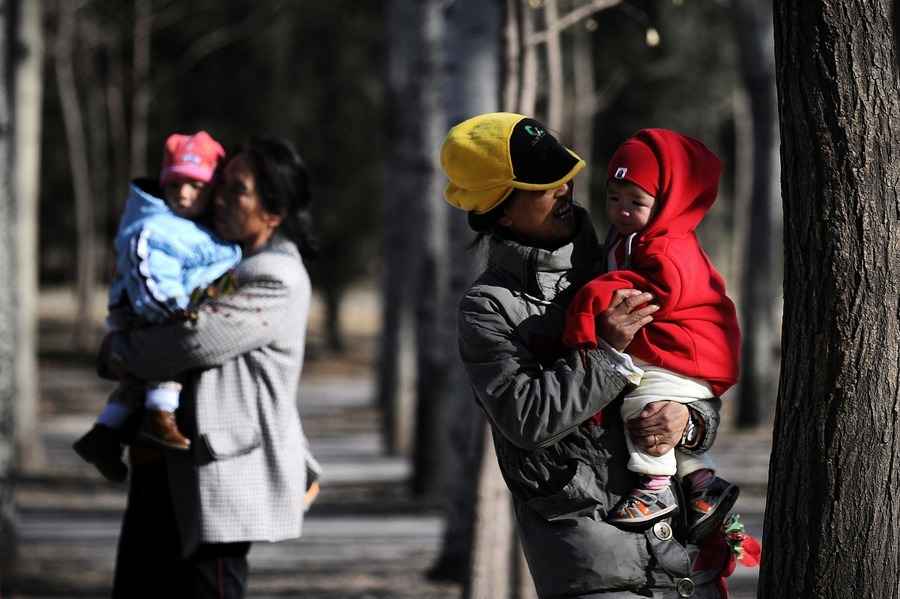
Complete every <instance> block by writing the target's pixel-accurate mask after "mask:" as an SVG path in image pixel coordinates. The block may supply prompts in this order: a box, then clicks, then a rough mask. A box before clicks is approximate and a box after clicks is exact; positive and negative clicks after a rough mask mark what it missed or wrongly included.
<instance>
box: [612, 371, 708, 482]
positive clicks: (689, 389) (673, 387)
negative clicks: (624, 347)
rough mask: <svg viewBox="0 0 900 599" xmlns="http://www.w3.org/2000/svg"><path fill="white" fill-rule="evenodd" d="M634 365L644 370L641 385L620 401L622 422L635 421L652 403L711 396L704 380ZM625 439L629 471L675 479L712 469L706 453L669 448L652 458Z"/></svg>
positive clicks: (627, 438) (627, 437)
mask: <svg viewBox="0 0 900 599" xmlns="http://www.w3.org/2000/svg"><path fill="white" fill-rule="evenodd" d="M635 363H636V364H637V365H638V366H639V367H640V368H642V369H643V370H644V378H643V379H641V384H640V385H638V386H637V388H635V389H634V390H633V391H632V392H631V393H629V394H628V395H626V396H625V400H624V401H623V402H622V421H623V422H628V421H629V420H631V419H632V418H635V417H636V416H637V415H638V414H640V413H641V411H642V410H643V409H644V408H645V407H647V405H648V404H651V403H653V402H655V401H677V402H678V403H683V404H689V403H691V402H695V401H697V400H698V399H708V398H710V397H713V393H712V391H711V390H710V387H709V385H708V384H707V383H706V382H705V381H702V380H699V379H692V378H690V377H685V376H681V375H679V374H675V373H674V372H672V371H671V370H666V369H665V368H660V367H658V366H650V365H649V364H645V363H641V362H640V361H638V360H635ZM625 439H626V442H627V443H628V451H629V453H630V454H631V457H630V459H629V460H628V469H629V470H631V471H632V472H638V473H640V474H652V475H659V476H672V475H674V474H677V475H678V476H679V477H683V476H686V475H688V474H690V473H691V472H696V471H697V470H702V469H704V468H709V469H710V470H715V463H714V462H713V460H712V458H711V457H710V456H709V452H704V453H702V454H700V455H697V456H695V455H688V454H686V453H683V452H681V451H679V450H677V449H671V450H669V451H668V452H666V453H665V454H663V455H661V456H659V457H656V456H651V455H649V454H646V453H644V452H643V451H641V450H640V449H638V448H637V447H636V446H635V445H634V443H632V442H631V436H630V435H625Z"/></svg>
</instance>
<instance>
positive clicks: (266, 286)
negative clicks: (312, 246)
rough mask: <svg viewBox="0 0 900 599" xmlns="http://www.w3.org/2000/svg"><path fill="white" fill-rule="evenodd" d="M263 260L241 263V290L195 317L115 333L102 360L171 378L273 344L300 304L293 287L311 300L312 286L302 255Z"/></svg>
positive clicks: (144, 374) (131, 370)
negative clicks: (285, 317)
mask: <svg viewBox="0 0 900 599" xmlns="http://www.w3.org/2000/svg"><path fill="white" fill-rule="evenodd" d="M263 265H264V266H265V268H261V267H260V268H245V269H241V271H240V276H239V280H238V288H237V290H236V291H235V292H234V293H232V294H229V295H224V296H221V297H219V298H217V299H214V300H209V301H206V302H204V303H203V304H201V305H200V307H199V308H198V309H197V310H196V318H195V319H192V320H187V321H178V322H171V323H167V324H164V325H159V326H153V327H147V328H142V329H137V330H133V331H130V332H127V333H116V334H114V335H113V336H112V338H111V339H110V340H109V342H108V343H106V344H104V345H105V346H106V347H107V350H108V351H107V353H108V356H107V357H106V358H104V357H103V356H101V360H102V361H106V362H108V361H110V359H111V360H113V361H119V362H121V363H123V364H124V365H125V367H126V368H127V370H128V372H129V373H131V374H133V375H135V376H137V377H139V378H142V379H145V380H155V379H170V378H172V377H176V376H177V375H178V374H180V373H182V372H185V371H188V370H194V369H203V368H211V367H214V366H218V365H220V364H223V363H224V362H226V361H228V360H230V359H232V358H234V357H235V356H238V355H240V354H243V353H246V352H248V351H251V350H253V349H256V348H259V347H262V346H264V345H267V344H269V343H270V342H271V341H272V340H273V339H274V338H275V337H276V332H277V331H278V327H279V326H280V323H281V321H282V318H283V315H284V314H285V313H286V311H287V310H289V309H291V310H296V309H299V306H297V305H296V302H293V304H294V305H289V303H291V302H290V297H291V295H292V294H291V291H292V287H293V286H294V285H298V284H300V285H302V286H303V289H302V292H301V293H300V294H299V296H300V298H301V299H300V301H305V302H307V303H308V302H309V296H310V289H309V283H308V280H307V279H306V278H305V277H302V276H300V274H301V273H302V270H301V268H302V267H299V268H298V264H297V261H296V259H292V258H290V257H288V256H284V257H281V256H275V257H273V256H267V257H266V258H265V260H264V261H260V266H263ZM276 273H277V274H276Z"/></svg>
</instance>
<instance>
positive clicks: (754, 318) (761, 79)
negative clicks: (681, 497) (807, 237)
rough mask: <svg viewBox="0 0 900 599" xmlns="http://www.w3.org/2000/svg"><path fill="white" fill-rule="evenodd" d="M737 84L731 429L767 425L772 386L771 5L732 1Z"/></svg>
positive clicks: (774, 158)
mask: <svg viewBox="0 0 900 599" xmlns="http://www.w3.org/2000/svg"><path fill="white" fill-rule="evenodd" d="M732 14H733V15H734V24H735V30H736V32H737V40H738V49H739V52H738V56H739V59H740V60H739V65H740V68H741V79H742V81H743V84H744V88H745V89H746V92H747V99H748V101H749V107H750V122H751V127H752V148H753V149H752V156H753V157H752V165H753V167H752V168H753V170H752V173H753V176H752V179H751V184H750V202H749V204H750V206H749V207H750V211H749V214H748V215H746V216H744V215H743V214H742V215H741V216H740V217H739V218H740V219H741V220H743V219H745V218H746V223H745V224H746V226H747V235H746V237H745V239H744V242H745V246H744V248H743V255H744V263H743V267H742V268H741V271H742V277H741V316H742V321H743V322H742V325H743V348H742V364H741V385H740V396H739V400H738V412H737V425H738V426H740V427H753V426H758V425H760V424H763V423H765V422H767V421H768V420H769V417H770V414H771V412H772V400H771V398H772V397H773V396H774V394H775V391H776V387H775V381H776V380H777V378H776V377H777V373H778V364H777V360H776V354H775V338H776V334H775V308H776V306H777V302H773V301H772V298H775V297H778V291H777V289H778V283H777V281H778V274H779V272H780V271H781V268H780V267H779V266H780V265H779V264H778V262H777V261H776V259H775V255H776V253H775V247H776V243H778V242H779V241H780V240H779V239H777V238H776V237H775V234H776V233H777V232H779V229H780V228H779V227H776V226H775V221H776V219H780V211H779V210H778V207H777V201H778V198H779V194H778V190H777V187H776V186H777V181H778V174H779V163H778V150H777V148H778V114H777V108H776V97H775V53H774V46H773V38H772V5H771V4H770V3H768V2H758V1H757V0H735V2H733V3H732Z"/></svg>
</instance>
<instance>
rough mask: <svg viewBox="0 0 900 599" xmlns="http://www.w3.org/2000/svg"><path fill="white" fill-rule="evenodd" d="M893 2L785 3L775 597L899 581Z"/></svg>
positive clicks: (766, 588)
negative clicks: (782, 283)
mask: <svg viewBox="0 0 900 599" xmlns="http://www.w3.org/2000/svg"><path fill="white" fill-rule="evenodd" d="M894 9H895V7H894V3H893V2H888V1H887V0H878V1H874V2H873V1H863V0H817V1H812V0H803V1H800V0H794V1H792V2H781V3H777V4H776V5H775V55H776V65H777V81H778V98H779V116H780V122H781V140H782V146H781V148H782V149H781V152H782V154H781V164H782V165H783V176H782V195H783V197H784V215H785V225H786V226H785V314H784V332H783V344H784V359H783V362H782V364H783V369H782V373H781V388H780V391H779V396H778V407H777V411H776V419H775V433H774V447H773V453H772V460H771V465H770V468H769V491H768V499H767V505H766V520H765V542H766V550H765V553H764V559H763V564H762V570H761V572H760V581H759V589H760V595H759V596H760V597H761V598H763V599H769V598H775V597H778V598H781V597H790V598H791V599H805V598H816V599H821V598H835V599H837V598H840V599H844V598H847V597H854V598H859V599H869V598H871V599H875V598H879V599H881V598H883V597H897V596H898V595H900V583H898V581H900V532H898V528H897V522H898V521H900V503H898V502H897V501H896V490H897V489H898V488H900V474H898V470H897V463H898V460H900V432H898V431H900V295H898V294H900V235H898V231H900V189H898V187H897V184H896V181H897V179H898V177H900V167H898V165H900V131H898V129H897V128H896V127H895V126H894V125H895V124H896V123H898V122H900V97H898V94H897V82H898V76H900V72H898V71H900V69H898V64H897V60H898V57H897V54H896V49H897V44H896V33H895V32H896V28H895V22H894V19H895V18H896V16H895V15H894ZM770 299H771V298H770Z"/></svg>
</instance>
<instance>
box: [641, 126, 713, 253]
mask: <svg viewBox="0 0 900 599" xmlns="http://www.w3.org/2000/svg"><path fill="white" fill-rule="evenodd" d="M633 137H635V138H637V139H639V140H640V141H643V142H644V143H646V144H647V145H648V146H649V147H650V149H651V150H652V151H653V153H654V155H656V158H657V160H658V161H659V193H658V194H657V195H656V202H657V205H658V206H659V208H658V211H657V213H656V215H655V216H654V217H653V218H652V219H651V220H650V223H649V224H648V225H647V227H646V228H645V229H644V231H643V232H642V233H641V235H640V239H641V240H642V241H649V240H651V239H655V238H657V237H665V236H673V237H677V236H680V235H684V234H685V233H690V232H691V231H693V230H694V229H695V228H697V225H698V224H699V223H700V221H701V220H703V217H704V215H706V213H707V211H708V210H709V208H710V206H712V205H713V202H715V201H716V193H717V191H718V188H719V175H721V173H722V162H721V161H720V160H719V159H718V157H716V155H715V154H713V153H712V152H711V151H710V150H709V148H707V147H706V146H705V145H703V144H702V143H701V142H699V141H697V140H696V139H693V138H691V137H688V136H686V135H682V134H680V133H676V132H675V131H670V130H668V129H642V130H640V131H638V132H637V133H635V134H634V136H633Z"/></svg>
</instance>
